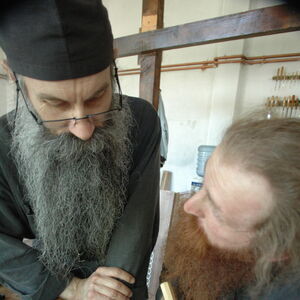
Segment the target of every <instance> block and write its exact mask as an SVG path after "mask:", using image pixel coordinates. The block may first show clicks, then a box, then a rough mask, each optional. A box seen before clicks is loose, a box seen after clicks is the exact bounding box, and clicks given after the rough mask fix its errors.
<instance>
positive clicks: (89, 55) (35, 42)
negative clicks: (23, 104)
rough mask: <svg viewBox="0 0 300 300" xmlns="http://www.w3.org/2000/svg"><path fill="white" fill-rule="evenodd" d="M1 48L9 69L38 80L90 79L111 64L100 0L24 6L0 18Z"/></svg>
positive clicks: (50, 0) (36, 1)
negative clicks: (87, 77) (86, 77)
mask: <svg viewBox="0 0 300 300" xmlns="http://www.w3.org/2000/svg"><path fill="white" fill-rule="evenodd" d="M0 47H2V49H3V50H4V52H5V54H6V56H7V61H8V64H9V66H10V67H11V69H12V70H13V71H14V72H16V73H18V74H22V75H25V76H28V77H32V78H36V79H41V80H64V79H71V78H78V77H83V76H87V75H91V74H95V73H97V72H100V71H102V70H104V69H105V68H107V67H108V66H109V65H110V64H111V63H112V61H113V36H112V31H111V26H110V23H109V19H108V14H107V10H106V8H105V7H104V6H103V4H102V1H101V0H26V1H25V0H23V1H15V2H12V5H10V6H9V7H7V8H6V9H4V10H3V11H2V12H1V13H0Z"/></svg>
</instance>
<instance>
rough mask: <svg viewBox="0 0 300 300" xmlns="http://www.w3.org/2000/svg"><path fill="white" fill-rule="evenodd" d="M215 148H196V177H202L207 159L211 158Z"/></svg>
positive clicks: (203, 146)
mask: <svg viewBox="0 0 300 300" xmlns="http://www.w3.org/2000/svg"><path fill="white" fill-rule="evenodd" d="M215 148H216V146H210V145H201V146H199V147H198V160H197V170H196V173H197V175H198V176H201V177H204V173H205V164H206V161H207V159H208V158H209V157H210V156H211V154H212V153H213V151H214V150H215Z"/></svg>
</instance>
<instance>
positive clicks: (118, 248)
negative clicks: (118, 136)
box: [106, 99, 161, 300]
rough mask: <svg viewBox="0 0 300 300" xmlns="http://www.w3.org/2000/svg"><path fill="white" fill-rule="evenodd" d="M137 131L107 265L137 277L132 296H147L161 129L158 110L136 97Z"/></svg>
mask: <svg viewBox="0 0 300 300" xmlns="http://www.w3.org/2000/svg"><path fill="white" fill-rule="evenodd" d="M135 101H138V104H137V108H136V109H137V110H138V111H139V112H138V116H139V119H138V120H137V121H138V124H139V126H138V128H137V131H138V134H137V137H136V139H137V145H138V147H137V149H136V150H135V153H134V159H135V162H136V164H135V166H134V169H133V172H132V174H131V177H130V186H129V199H128V203H127V206H126V208H125V211H124V213H123V215H122V217H121V220H120V222H119V225H118V227H117V228H116V230H115V232H114V234H113V237H112V240H111V243H110V247H109V251H108V256H107V261H106V265H107V266H114V267H119V268H121V269H123V270H125V271H127V272H129V273H130V274H132V275H133V276H134V277H135V278H136V282H135V284H134V286H131V289H132V291H133V297H132V299H138V300H141V299H147V288H146V274H147V270H148V264H149V257H150V254H151V252H152V250H153V247H154V244H155V242H156V238H157V233H158V226H159V176H160V175H159V169H160V168H159V165H160V152H159V147H160V139H161V130H160V124H159V119H158V116H157V113H156V112H155V111H154V109H153V108H152V106H151V105H150V104H145V101H142V100H140V99H137V100H135ZM139 101H140V102H139Z"/></svg>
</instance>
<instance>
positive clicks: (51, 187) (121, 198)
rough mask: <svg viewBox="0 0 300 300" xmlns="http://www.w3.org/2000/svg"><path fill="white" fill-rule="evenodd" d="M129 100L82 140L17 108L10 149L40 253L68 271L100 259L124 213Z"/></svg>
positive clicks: (53, 267)
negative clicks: (51, 128)
mask: <svg viewBox="0 0 300 300" xmlns="http://www.w3.org/2000/svg"><path fill="white" fill-rule="evenodd" d="M131 125H132V117H131V113H130V109H129V106H128V103H126V101H125V105H124V109H123V110H122V111H121V112H120V113H119V114H117V115H116V118H115V119H113V120H111V121H109V122H108V124H107V125H106V126H105V127H104V128H97V129H96V130H95V132H94V134H93V137H92V138H91V139H90V140H88V141H82V140H80V139H78V138H76V137H75V136H73V135H72V134H62V135H59V136H54V135H53V134H51V133H49V131H48V130H47V129H45V128H44V127H43V126H39V125H37V124H36V123H35V121H34V120H33V118H32V116H31V115H30V114H29V113H28V111H27V110H25V108H24V107H21V108H20V111H19V112H18V116H17V119H16V121H15V128H14V131H13V139H12V153H13V155H14V158H15V160H16V163H17V167H18V171H19V174H20V176H21V179H22V180H23V181H24V184H25V188H26V192H27V194H26V198H27V200H28V201H29V203H30V204H31V206H32V209H33V211H34V214H35V224H36V229H37V233H38V236H37V238H38V240H39V242H40V247H39V248H40V249H39V250H40V251H41V252H40V253H41V254H40V257H39V259H40V260H41V261H42V262H43V263H44V265H45V266H46V267H47V268H48V269H49V270H50V271H51V272H52V273H53V274H56V275H59V276H63V277H64V276H68V274H69V273H70V271H71V270H72V269H75V268H76V267H78V265H79V264H80V262H81V261H82V260H85V259H89V260H90V259H94V260H97V261H98V262H99V264H101V262H103V260H104V259H105V255H106V251H107V247H108V244H109V241H110V238H111V235H112V231H113V229H114V227H115V226H116V223H117V221H118V219H119V217H120V216H121V214H122V211H123V208H124V205H125V201H126V190H127V184H128V172H129V168H130V164H131V159H130V157H131V152H132V145H131V144H130V141H129V138H128V135H129V130H130V128H131Z"/></svg>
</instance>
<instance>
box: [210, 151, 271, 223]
mask: <svg viewBox="0 0 300 300" xmlns="http://www.w3.org/2000/svg"><path fill="white" fill-rule="evenodd" d="M218 155H219V153H217V152H215V153H214V154H213V156H212V157H211V158H210V159H209V161H208V162H207V167H206V168H207V172H206V175H207V178H206V179H205V181H206V184H207V189H208V190H209V194H210V195H211V198H212V199H213V201H214V202H215V204H216V205H217V206H218V207H220V209H221V211H222V212H223V214H224V217H226V218H227V219H228V220H231V221H232V223H235V224H236V223H243V224H245V225H246V224H253V223H256V221H259V222H260V221H261V219H263V218H266V217H267V216H268V215H269V213H270V210H271V208H272V206H273V201H272V190H271V187H270V184H269V183H268V181H267V180H266V179H265V178H264V177H263V176H262V175H260V174H255V173H253V172H247V171H245V170H243V168H241V167H240V166H238V165H231V166H230V165H228V164H224V163H222V161H221V160H220V157H218Z"/></svg>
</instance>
